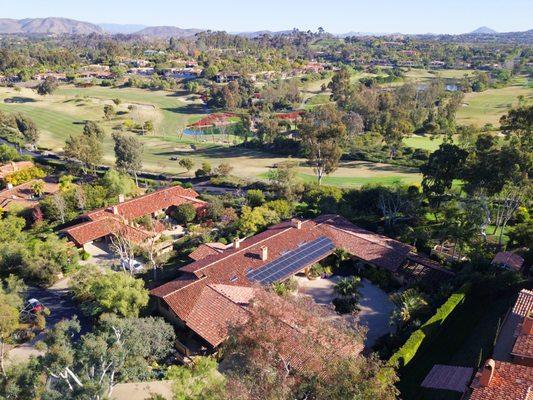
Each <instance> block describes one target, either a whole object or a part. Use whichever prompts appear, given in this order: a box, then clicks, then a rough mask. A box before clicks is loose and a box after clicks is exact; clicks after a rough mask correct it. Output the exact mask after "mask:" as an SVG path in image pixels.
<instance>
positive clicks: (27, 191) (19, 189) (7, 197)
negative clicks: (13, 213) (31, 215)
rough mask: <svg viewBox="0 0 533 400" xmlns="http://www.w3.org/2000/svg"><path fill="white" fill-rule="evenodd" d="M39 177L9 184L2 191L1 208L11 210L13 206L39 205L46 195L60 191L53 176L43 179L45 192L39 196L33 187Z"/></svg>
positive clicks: (23, 207) (0, 195) (28, 206)
mask: <svg viewBox="0 0 533 400" xmlns="http://www.w3.org/2000/svg"><path fill="white" fill-rule="evenodd" d="M37 181H38V179H32V180H31V181H28V182H26V183H23V184H22V185H18V186H14V187H12V186H9V187H8V188H7V189H4V190H2V191H0V208H2V209H4V210H9V209H13V208H17V207H18V208H22V209H29V208H35V207H36V206H38V205H39V200H40V199H41V198H42V197H44V196H50V195H53V194H55V193H57V192H58V191H59V185H58V184H57V182H54V181H53V180H52V179H51V178H46V179H44V180H43V182H44V184H43V194H42V195H41V196H40V197H41V198H38V197H36V196H35V193H34V191H33V189H32V187H33V185H34V184H35V182H37Z"/></svg>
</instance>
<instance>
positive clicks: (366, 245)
mask: <svg viewBox="0 0 533 400" xmlns="http://www.w3.org/2000/svg"><path fill="white" fill-rule="evenodd" d="M317 240H326V241H328V243H331V246H330V247H327V248H325V249H324V250H323V251H321V252H320V253H317V254H316V255H314V253H309V254H304V255H303V257H304V258H305V262H304V263H303V264H299V265H298V267H297V268H299V269H298V271H294V270H290V271H289V272H287V273H285V272H284V271H285V270H286V265H284V266H280V268H281V269H280V270H279V271H276V272H275V273H276V276H278V278H279V279H277V280H279V281H282V280H284V279H287V278H288V277H290V276H292V275H294V274H295V273H297V272H300V271H302V270H305V269H306V268H308V267H310V266H311V265H313V264H314V263H316V262H318V261H320V260H322V259H324V258H325V257H327V256H329V255H331V254H332V253H333V251H334V249H335V248H342V249H344V250H346V251H347V252H348V253H350V254H351V256H352V257H354V258H356V259H360V260H362V261H364V262H366V263H368V264H371V265H373V266H376V267H379V268H384V269H387V270H389V271H391V272H398V271H399V270H400V268H401V267H402V266H403V265H404V264H405V263H408V262H412V261H410V260H409V256H410V255H412V254H413V251H414V248H413V247H412V246H409V245H407V244H404V243H401V242H398V241H397V240H394V239H390V238H388V237H385V236H382V235H378V234H376V233H373V232H370V231H367V230H365V229H362V228H360V227H358V226H355V225H353V224H352V223H350V222H349V221H347V220H346V219H344V218H342V217H340V216H335V215H325V216H321V217H318V218H316V219H314V220H305V221H299V220H293V221H285V222H282V223H280V224H277V225H274V226H272V227H270V228H269V229H267V230H266V231H264V232H261V233H259V234H257V235H255V236H252V237H249V238H246V239H243V240H238V239H237V240H235V242H234V244H233V246H230V247H229V248H227V249H213V248H212V247H210V246H201V247H199V248H198V251H197V252H193V253H192V256H193V258H194V259H196V261H194V262H192V263H191V264H188V265H186V266H184V267H182V268H181V272H182V275H181V276H180V277H179V278H178V279H176V280H174V281H171V282H168V283H166V284H164V285H162V286H159V287H157V288H155V289H153V290H152V291H151V295H152V296H153V297H155V298H156V299H157V301H158V307H159V311H160V312H161V314H163V315H164V316H165V317H167V318H168V319H170V320H171V321H172V322H174V323H175V324H177V325H179V326H181V327H183V328H188V329H190V330H191V331H192V332H193V333H194V334H195V335H196V336H197V337H198V338H200V339H201V340H202V341H204V342H205V343H207V344H209V345H210V346H211V347H213V348H214V347H216V346H218V345H219V344H220V343H221V342H222V341H223V340H224V339H225V338H226V336H227V327H228V325H229V324H231V323H233V322H235V320H240V318H241V316H242V313H241V312H240V310H239V309H241V308H242V307H243V305H244V304H241V303H246V301H245V300H247V299H242V298H241V300H242V301H240V302H239V301H235V299H234V298H233V297H232V296H231V295H229V294H228V293H225V292H224V291H222V290H221V289H220V288H221V287H225V288H228V287H232V288H234V290H236V291H238V292H241V291H246V288H249V287H253V286H254V285H256V284H257V283H256V282H253V281H251V280H250V279H249V276H251V275H250V274H253V273H256V272H257V270H258V269H260V268H262V267H265V266H267V264H269V263H271V262H273V261H275V260H280V257H287V256H288V255H290V254H291V252H295V251H299V250H298V249H302V248H305V247H304V246H305V245H307V244H310V243H312V242H314V241H317ZM269 265H270V264H269ZM247 293H248V292H247ZM230 303H233V304H230ZM206 307H207V308H210V307H211V308H210V309H209V310H207V309H206ZM213 310H215V312H213ZM221 327H226V328H225V329H226V330H224V329H222V330H221Z"/></svg>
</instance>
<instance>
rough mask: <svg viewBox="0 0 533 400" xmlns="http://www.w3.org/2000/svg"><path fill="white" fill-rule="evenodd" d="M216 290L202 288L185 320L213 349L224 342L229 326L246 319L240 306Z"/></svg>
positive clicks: (211, 287)
mask: <svg viewBox="0 0 533 400" xmlns="http://www.w3.org/2000/svg"><path fill="white" fill-rule="evenodd" d="M217 289H218V288H217V287H216V286H212V285H206V286H204V287H203V289H201V292H200V293H199V295H198V298H197V299H196V302H195V304H194V306H193V307H192V309H191V310H190V313H189V315H188V317H187V319H186V324H187V326H188V327H189V328H191V329H192V330H193V331H194V332H196V333H197V334H198V335H199V336H200V337H202V338H204V339H205V340H206V341H207V342H208V343H209V344H210V345H211V346H213V347H216V346H218V345H219V344H220V343H222V342H223V341H224V340H226V338H227V337H228V329H229V327H230V326H232V325H237V324H241V323H244V322H245V321H246V318H247V317H248V313H247V312H246V310H245V309H244V308H243V307H242V306H240V305H239V304H237V303H235V302H234V301H232V300H231V299H230V298H228V297H227V296H225V295H224V293H223V292H222V291H219V290H217ZM247 289H251V288H247ZM250 297H251V296H250Z"/></svg>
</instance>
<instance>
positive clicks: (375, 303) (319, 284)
mask: <svg viewBox="0 0 533 400" xmlns="http://www.w3.org/2000/svg"><path fill="white" fill-rule="evenodd" d="M296 279H297V281H298V292H299V293H300V294H304V295H307V296H311V297H312V298H313V300H314V301H315V303H317V304H322V305H331V302H332V301H333V299H334V298H335V297H336V295H335V291H334V287H335V284H336V283H337V282H338V281H339V280H340V279H341V277H339V276H336V275H334V276H332V277H330V278H326V279H315V280H309V279H307V278H305V277H300V276H297V277H296ZM359 293H361V300H360V302H359V308H360V309H361V310H360V311H359V313H357V315H356V316H355V317H353V316H351V315H344V316H343V317H344V318H347V319H351V320H352V321H355V322H357V323H359V324H360V325H364V326H366V327H367V329H368V332H367V334H366V339H365V347H366V348H371V347H372V346H373V345H374V343H375V342H376V340H377V339H378V338H379V337H380V336H383V335H385V334H386V333H389V332H392V327H391V326H390V325H389V318H390V315H391V313H392V311H393V310H394V305H393V303H392V302H391V301H390V300H389V296H388V295H387V293H385V292H384V291H383V290H381V289H380V288H379V287H377V286H375V285H373V284H372V283H370V281H368V280H367V279H363V280H362V285H361V287H360V289H359Z"/></svg>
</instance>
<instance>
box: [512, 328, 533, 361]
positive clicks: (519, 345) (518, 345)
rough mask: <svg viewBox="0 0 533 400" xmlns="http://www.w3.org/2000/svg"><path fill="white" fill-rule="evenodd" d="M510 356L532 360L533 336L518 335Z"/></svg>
mask: <svg viewBox="0 0 533 400" xmlns="http://www.w3.org/2000/svg"><path fill="white" fill-rule="evenodd" d="M511 354H512V355H513V356H518V357H524V358H532V359H533V335H527V334H521V335H519V336H518V337H517V338H516V342H515V344H514V346H513V351H512V352H511Z"/></svg>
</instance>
